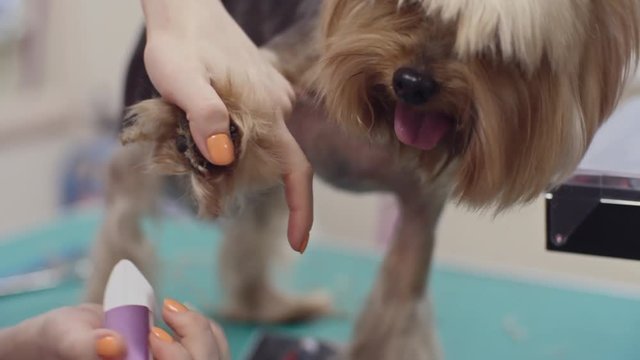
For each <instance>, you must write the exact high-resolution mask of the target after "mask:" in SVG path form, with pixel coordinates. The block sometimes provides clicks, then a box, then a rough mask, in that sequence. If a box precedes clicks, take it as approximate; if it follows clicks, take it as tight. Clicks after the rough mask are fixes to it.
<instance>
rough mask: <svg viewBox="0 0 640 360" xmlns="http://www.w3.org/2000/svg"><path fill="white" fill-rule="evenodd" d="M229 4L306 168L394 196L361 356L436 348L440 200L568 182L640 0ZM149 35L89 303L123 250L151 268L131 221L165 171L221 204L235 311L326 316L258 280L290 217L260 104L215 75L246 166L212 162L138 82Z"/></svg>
mask: <svg viewBox="0 0 640 360" xmlns="http://www.w3.org/2000/svg"><path fill="white" fill-rule="evenodd" d="M225 5H226V6H227V9H228V10H229V12H230V13H231V14H232V16H234V18H235V19H236V20H237V21H238V23H239V24H240V25H241V26H242V27H243V29H244V30H245V31H246V32H247V34H248V35H249V36H250V37H251V38H252V39H253V41H254V42H255V43H256V44H257V45H259V46H260V47H261V51H262V52H263V54H264V56H266V57H267V58H268V59H270V61H272V63H273V65H274V66H275V67H276V68H277V69H278V70H279V71H280V72H281V73H282V74H283V75H284V76H285V77H286V78H287V79H288V80H289V81H290V82H291V83H292V84H293V85H294V86H295V87H296V89H297V90H298V94H300V96H299V98H298V100H297V103H296V104H295V106H294V109H293V114H292V117H291V120H290V121H289V123H288V126H289V129H290V131H291V132H292V134H293V135H294V137H295V138H296V140H297V141H298V142H299V144H300V146H301V147H302V149H303V150H304V152H305V154H306V155H307V157H308V159H309V160H310V162H311V164H312V166H313V168H314V171H315V172H316V173H317V174H318V175H319V176H320V177H322V178H323V179H324V180H326V181H328V182H329V183H331V184H333V185H335V186H337V187H340V188H343V189H347V190H351V191H381V192H389V193H393V194H395V196H396V197H397V199H398V203H399V206H400V219H399V222H398V224H397V227H396V229H395V234H394V241H393V244H392V245H391V247H390V249H389V250H388V252H387V254H386V257H385V259H384V262H383V265H382V269H381V271H380V274H379V277H378V280H377V282H376V285H375V286H374V288H373V290H372V292H371V295H370V297H369V299H368V301H367V304H366V306H365V308H364V310H363V312H362V314H361V316H360V318H359V320H358V322H357V324H356V328H355V332H354V338H353V340H352V342H351V344H350V346H349V349H348V351H347V353H346V354H345V358H348V359H354V360H355V359H357V360H364V359H366V360H376V359H407V360H409V359H410V360H421V359H425V360H426V359H436V358H439V357H440V356H441V354H440V351H439V349H438V342H437V339H436V335H435V332H434V330H433V325H432V318H431V316H430V315H429V314H428V310H429V307H427V306H424V304H423V303H424V299H425V298H426V294H425V293H426V289H427V287H428V282H427V280H428V274H429V267H430V262H431V256H432V253H433V246H434V241H435V238H434V234H435V230H436V227H437V225H438V219H439V217H440V214H441V211H442V209H443V207H444V205H445V202H446V201H455V202H459V203H462V204H466V205H467V206H469V207H470V208H473V209H494V210H495V211H496V212H500V211H503V210H505V209H508V208H509V207H511V206H513V205H517V204H523V203H527V202H529V201H532V200H533V199H535V198H536V197H537V196H539V195H540V194H541V193H542V192H544V191H546V190H548V189H550V188H552V187H554V186H555V185H557V184H560V183H561V182H562V181H563V180H565V179H566V178H567V177H568V176H569V175H570V174H571V173H572V172H573V171H574V170H575V168H576V167H577V164H578V163H579V161H580V160H581V158H582V156H583V155H584V153H585V151H586V150H587V148H588V146H589V144H590V142H591V140H592V139H593V137H594V134H595V133H596V131H597V130H598V128H599V127H600V126H601V125H602V124H603V122H604V121H606V120H607V118H608V117H609V116H610V114H611V113H612V112H613V111H614V109H615V108H616V106H617V104H618V102H619V100H620V98H621V96H622V93H623V90H624V87H625V84H626V83H627V80H628V79H629V78H630V75H631V74H632V72H633V71H634V70H635V67H636V65H637V61H638V58H637V57H638V50H639V46H640V21H639V20H640V3H639V2H638V1H637V0H606V1H605V0H559V1H557V0H521V1H513V0H414V1H411V0H315V1H314V0H263V1H260V2H258V3H256V2H252V1H250V0H236V1H227V2H226V3H225ZM144 43H145V39H144V36H143V37H142V39H141V41H140V43H139V45H138V48H137V50H136V52H135V54H134V56H133V60H132V62H131V66H130V71H129V76H128V81H127V94H126V101H125V105H126V106H127V116H126V117H125V121H124V123H123V128H122V134H121V139H122V141H123V142H124V143H125V144H128V145H127V146H125V147H123V148H122V149H120V150H119V152H118V153H117V154H116V155H115V157H114V159H113V161H112V163H111V165H110V169H109V176H108V177H109V184H108V190H107V211H106V217H105V221H104V224H103V226H102V229H101V232H100V238H99V240H98V242H97V243H96V245H95V249H94V265H95V271H94V273H93V275H92V279H91V281H89V284H90V287H89V289H88V294H89V299H90V300H93V301H99V300H100V298H101V295H102V289H103V287H104V283H105V282H106V276H107V274H108V269H110V268H111V266H112V265H113V264H114V263H115V261H117V260H118V259H120V258H129V259H131V260H133V261H134V262H135V263H137V264H138V265H139V266H140V267H141V268H142V269H143V270H144V271H146V272H147V274H148V275H150V276H151V275H152V274H153V270H152V267H153V264H152V261H151V260H150V259H151V258H152V256H150V254H151V253H152V249H151V248H150V246H149V244H148V242H146V240H144V234H143V232H142V231H141V230H140V227H139V224H138V220H139V219H140V217H142V216H144V215H145V214H148V213H149V212H150V211H152V210H153V203H154V198H155V197H156V192H157V191H158V189H159V188H160V187H161V184H162V181H163V180H162V174H171V175H177V177H175V178H177V179H181V180H183V184H184V186H186V187H187V188H191V189H192V194H193V198H194V200H195V202H196V203H197V204H198V206H199V210H200V214H201V215H203V216H206V217H212V218H215V217H218V216H220V215H223V218H224V221H223V228H224V231H225V241H224V244H223V248H222V256H221V259H220V266H221V269H222V280H223V284H224V285H225V288H226V291H227V293H226V295H227V297H228V300H229V301H228V304H230V305H229V307H228V308H226V314H227V315H228V316H230V317H232V318H235V319H240V320H246V321H261V322H283V321H292V320H302V319H309V318H313V317H316V316H322V315H324V314H327V313H328V312H329V311H331V306H330V302H329V301H328V300H327V299H326V298H323V297H320V296H308V297H301V298H292V297H288V296H285V295H283V294H281V293H280V292H278V291H277V290H276V289H275V288H274V286H273V285H272V283H271V282H270V279H269V277H268V275H267V274H268V269H269V268H270V264H271V263H272V262H273V259H274V257H273V255H272V252H271V249H272V243H273V240H275V239H278V238H279V237H280V236H281V234H282V231H281V230H282V229H283V223H282V220H283V215H284V214H285V211H284V210H285V208H284V207H283V201H282V197H283V195H282V186H281V184H280V180H279V174H278V173H277V172H276V171H275V170H274V169H277V168H278V166H277V165H278V154H277V153H275V150H274V149H275V147H274V145H273V144H272V143H271V140H270V136H269V135H270V134H271V133H272V131H273V129H272V125H271V124H272V123H273V121H271V120H272V119H270V118H269V114H264V113H260V112H259V111H258V110H256V109H253V108H252V107H251V104H247V103H243V101H242V100H241V99H242V95H243V94H245V93H247V92H250V91H251V89H243V88H234V84H233V83H223V84H215V87H216V90H217V91H218V92H219V93H220V94H221V96H222V98H223V100H224V101H225V103H226V104H227V106H228V107H229V110H230V115H231V119H232V128H231V129H232V134H231V135H232V138H233V141H234V143H235V145H236V151H237V153H236V158H237V159H238V161H236V163H235V164H234V165H232V166H230V167H217V166H214V165H211V164H209V163H207V162H206V161H205V160H204V158H203V157H202V156H201V155H200V154H199V153H198V151H197V150H196V148H195V145H194V143H193V140H192V139H191V138H190V135H189V131H188V128H187V123H186V119H185V115H184V113H183V112H182V111H181V110H180V109H178V108H176V107H175V106H173V105H170V104H168V103H165V102H164V101H163V100H161V99H159V98H158V96H157V94H156V93H155V91H154V89H153V86H152V85H151V83H150V81H149V79H148V77H147V76H146V72H145V70H144V65H143V57H142V54H143V49H144ZM143 169H156V170H158V171H145V170H143ZM258 235H259V236H258ZM257 237H259V238H257ZM249 258H250V259H251V261H246V260H245V259H249Z"/></svg>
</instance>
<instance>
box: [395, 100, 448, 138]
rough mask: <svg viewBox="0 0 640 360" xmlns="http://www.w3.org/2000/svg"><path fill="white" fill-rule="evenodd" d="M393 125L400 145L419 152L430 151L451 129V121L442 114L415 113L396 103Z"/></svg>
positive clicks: (415, 111) (408, 107) (413, 110)
mask: <svg viewBox="0 0 640 360" xmlns="http://www.w3.org/2000/svg"><path fill="white" fill-rule="evenodd" d="M393 125H394V129H395V131H396V136H397V137H398V140H400V141H401V142H402V143H404V144H406V145H409V146H413V147H416V148H418V149H421V150H431V149H433V148H435V147H436V146H437V145H438V143H439V142H440V140H442V138H443V137H444V135H445V134H446V133H447V131H448V130H449V128H451V121H450V120H449V119H448V118H447V117H446V116H444V115H442V114H438V113H433V112H421V111H417V110H415V109H412V108H411V107H410V106H409V105H407V104H403V103H402V102H398V104H397V105H396V114H395V119H394V124H393Z"/></svg>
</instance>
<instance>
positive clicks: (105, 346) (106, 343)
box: [96, 336, 124, 359]
mask: <svg viewBox="0 0 640 360" xmlns="http://www.w3.org/2000/svg"><path fill="white" fill-rule="evenodd" d="M96 353H97V354H98V356H100V357H103V358H108V359H109V358H116V357H118V356H121V355H123V353H124V345H123V344H122V342H121V341H120V340H118V339H117V338H116V337H115V336H105V337H103V338H100V339H98V341H97V342H96Z"/></svg>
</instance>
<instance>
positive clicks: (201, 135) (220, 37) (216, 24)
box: [141, 0, 313, 252]
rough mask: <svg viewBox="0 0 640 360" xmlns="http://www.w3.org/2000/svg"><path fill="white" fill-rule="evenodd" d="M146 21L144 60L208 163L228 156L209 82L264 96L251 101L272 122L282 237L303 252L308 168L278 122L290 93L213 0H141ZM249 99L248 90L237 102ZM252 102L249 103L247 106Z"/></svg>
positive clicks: (224, 127) (224, 126)
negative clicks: (281, 188)
mask: <svg viewBox="0 0 640 360" xmlns="http://www.w3.org/2000/svg"><path fill="white" fill-rule="evenodd" d="M141 1H142V5H143V10H144V14H145V17H146V21H147V46H146V48H145V65H146V69H147V72H148V73H149V78H150V79H151V82H152V83H153V85H154V86H155V87H156V89H157V90H158V91H159V92H160V95H162V97H163V98H164V99H165V100H167V101H169V102H172V103H174V104H176V105H177V106H179V107H180V108H182V110H184V111H185V113H186V114H187V118H188V119H189V123H190V127H191V134H192V135H193V138H194V140H195V142H196V144H197V146H198V149H199V150H200V152H201V153H202V154H203V155H204V156H205V157H206V158H207V159H208V160H209V161H211V162H212V163H214V164H217V165H228V164H230V163H232V162H233V161H234V160H235V159H234V158H233V154H234V151H233V144H232V142H231V140H230V138H229V113H228V110H227V108H226V107H225V105H224V104H223V102H222V100H221V99H220V96H218V94H217V93H216V91H215V89H214V87H213V86H212V84H216V83H225V82H227V81H228V82H229V83H231V84H232V86H233V87H234V88H235V89H247V91H246V93H247V94H251V93H260V94H264V95H265V96H267V97H268V99H269V101H267V102H266V103H261V104H257V106H258V107H262V108H263V109H264V111H261V112H262V113H267V114H268V113H272V114H273V121H277V122H278V124H277V125H278V126H277V127H276V128H277V129H278V131H277V133H275V134H273V138H274V139H277V140H278V142H279V144H280V150H281V151H279V153H282V154H284V157H285V158H284V159H282V160H283V169H282V177H283V181H284V184H285V193H286V198H287V204H288V206H289V211H290V213H289V229H288V238H289V243H290V244H291V246H292V247H293V249H295V250H297V251H300V252H302V251H304V249H305V248H306V245H307V242H308V240H309V231H310V230H311V225H312V222H313V204H312V203H313V196H312V190H311V186H312V177H313V174H312V170H311V166H310V165H309V162H308V161H307V159H306V157H305V156H304V153H303V152H302V150H301V149H300V147H299V146H298V143H297V142H296V141H295V139H294V138H293V136H291V134H290V133H289V131H288V129H287V126H286V125H285V123H284V121H285V119H286V118H287V117H288V116H289V113H290V111H291V107H292V102H293V97H294V93H293V90H292V88H291V86H290V84H289V83H288V82H287V81H286V79H285V78H284V77H283V76H282V75H281V74H280V73H278V72H277V71H276V69H275V68H274V67H273V66H272V65H271V64H270V63H269V62H268V61H267V60H266V59H264V58H263V57H262V56H261V55H260V53H259V51H258V48H257V47H256V46H255V44H254V43H253V42H252V41H251V40H250V39H249V38H248V37H247V35H246V34H245V33H244V32H243V31H242V29H241V28H240V26H239V25H238V24H237V23H236V22H235V21H234V19H233V18H232V17H231V16H230V15H229V13H228V12H227V11H226V9H225V8H224V6H223V4H222V3H221V2H220V1H219V0H141ZM247 101H252V98H251V96H246V97H244V98H241V102H247ZM252 108H256V106H253V107H252Z"/></svg>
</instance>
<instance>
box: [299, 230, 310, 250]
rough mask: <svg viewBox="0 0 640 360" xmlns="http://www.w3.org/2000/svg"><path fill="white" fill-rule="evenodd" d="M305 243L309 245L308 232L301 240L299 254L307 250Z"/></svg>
mask: <svg viewBox="0 0 640 360" xmlns="http://www.w3.org/2000/svg"><path fill="white" fill-rule="evenodd" d="M307 245H309V234H307V236H306V237H305V238H304V240H302V243H300V250H299V251H300V254H304V252H305V251H306V250H307Z"/></svg>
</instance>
